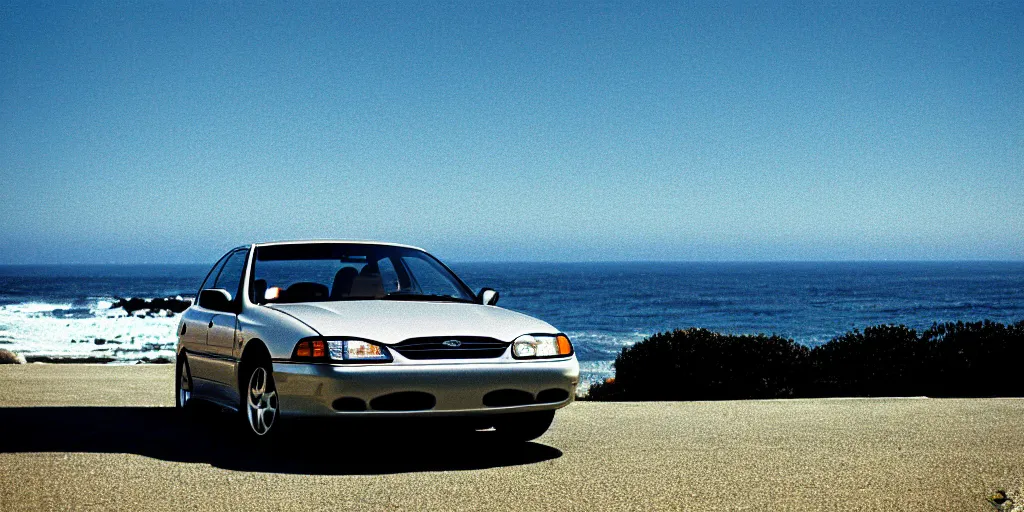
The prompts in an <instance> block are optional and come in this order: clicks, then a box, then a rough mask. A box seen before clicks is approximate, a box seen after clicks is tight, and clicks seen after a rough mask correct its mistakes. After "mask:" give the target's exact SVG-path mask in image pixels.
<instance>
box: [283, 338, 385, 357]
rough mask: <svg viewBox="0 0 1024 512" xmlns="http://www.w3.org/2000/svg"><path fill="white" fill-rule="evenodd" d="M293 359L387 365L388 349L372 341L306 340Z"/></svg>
mask: <svg viewBox="0 0 1024 512" xmlns="http://www.w3.org/2000/svg"><path fill="white" fill-rule="evenodd" d="M292 359H296V360H306V361H317V362H342V363H345V362H353V363H357V362H363V363H386V362H389V361H391V352H389V351H388V349H387V347H385V346H383V345H378V344H376V343H374V342H372V341H366V340H356V339H346V338H336V339H325V338H304V339H302V340H299V342H298V344H296V345H295V351H294V352H293V353H292Z"/></svg>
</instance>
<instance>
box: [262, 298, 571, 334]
mask: <svg viewBox="0 0 1024 512" xmlns="http://www.w3.org/2000/svg"><path fill="white" fill-rule="evenodd" d="M270 307H272V308H273V309H276V310H278V311H282V312H284V313H287V314H289V315H291V316H294V317H295V318H297V319H299V320H301V321H302V322H304V323H306V324H307V325H309V326H310V327H312V328H313V329H314V330H315V331H317V332H318V333H320V334H321V335H322V336H352V337H353V338H364V339H369V340H374V341H378V342H381V343H384V344H394V343H398V342H400V341H402V340H406V339H409V338H419V337H425V336H487V337H490V338H495V339H499V340H502V341H509V342H510V341H512V340H514V339H515V338H516V337H518V336H520V335H523V334H537V333H551V334H554V333H557V332H559V331H558V330H557V329H555V328H554V327H552V326H551V324H548V323H547V322H542V321H540V320H537V319H536V318H533V317H530V316H526V315H524V314H522V313H516V312H515V311H509V310H507V309H502V308H499V307H496V306H483V305H480V304H464V303H456V302H412V301H390V300H353V301H336V302H316V303H303V304H273V305H271V306H270Z"/></svg>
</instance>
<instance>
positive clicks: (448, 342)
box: [441, 340, 462, 348]
mask: <svg viewBox="0 0 1024 512" xmlns="http://www.w3.org/2000/svg"><path fill="white" fill-rule="evenodd" d="M441 344H442V345H444V346H446V347H451V348H459V347H461V346H462V342H461V341H459V340H446V341H442V342H441Z"/></svg>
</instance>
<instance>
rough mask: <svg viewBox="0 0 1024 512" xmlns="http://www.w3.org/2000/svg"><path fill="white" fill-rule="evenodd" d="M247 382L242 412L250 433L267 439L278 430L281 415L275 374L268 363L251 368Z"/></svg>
mask: <svg viewBox="0 0 1024 512" xmlns="http://www.w3.org/2000/svg"><path fill="white" fill-rule="evenodd" d="M247 373H248V376H247V378H246V380H245V381H243V382H246V383H247V384H246V387H245V398H244V399H243V403H242V412H243V414H244V415H245V419H246V424H247V425H248V427H249V432H250V433H252V434H254V435H256V436H259V437H266V436H269V435H271V434H272V433H274V432H276V431H277V430H278V427H277V424H278V423H279V421H278V416H279V413H280V409H279V403H278V397H277V387H276V386H275V385H274V374H273V371H272V370H271V369H270V365H269V364H267V363H261V364H256V365H253V366H251V367H250V369H249V371H248V372H247Z"/></svg>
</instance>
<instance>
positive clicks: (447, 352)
mask: <svg viewBox="0 0 1024 512" xmlns="http://www.w3.org/2000/svg"><path fill="white" fill-rule="evenodd" d="M455 341H457V342H458V344H457V346H451V345H456V344H455V343H453V342H455ZM446 342H448V344H447V345H446V344H445V343H446ZM509 345H510V344H509V343H506V342H504V341H501V340H496V339H494V338H485V337H481V336H435V337H430V338H409V339H407V340H405V341H403V342H401V343H398V344H397V345H391V347H390V348H391V349H393V350H395V351H396V352H398V353H399V354H402V355H403V356H405V357H406V358H408V359H416V360H422V359H484V358H493V357H501V355H502V354H504V353H505V350H506V349H507V348H508V346H509Z"/></svg>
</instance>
